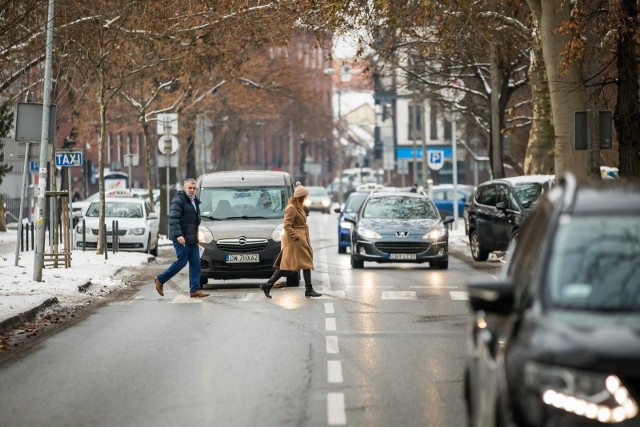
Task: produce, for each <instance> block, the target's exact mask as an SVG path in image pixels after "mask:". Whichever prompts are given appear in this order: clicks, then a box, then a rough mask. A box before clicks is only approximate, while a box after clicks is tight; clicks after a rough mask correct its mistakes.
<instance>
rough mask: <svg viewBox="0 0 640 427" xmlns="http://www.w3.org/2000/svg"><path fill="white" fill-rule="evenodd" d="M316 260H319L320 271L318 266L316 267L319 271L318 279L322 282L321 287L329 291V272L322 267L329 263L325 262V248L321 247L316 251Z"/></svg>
mask: <svg viewBox="0 0 640 427" xmlns="http://www.w3.org/2000/svg"><path fill="white" fill-rule="evenodd" d="M318 261H319V262H320V267H322V271H320V268H318V271H320V272H319V273H318V275H319V276H320V278H319V281H320V282H321V283H322V288H323V289H325V290H327V291H331V280H329V272H328V271H326V270H324V268H325V267H326V266H328V265H329V264H328V262H327V250H326V249H321V250H320V251H319V252H318Z"/></svg>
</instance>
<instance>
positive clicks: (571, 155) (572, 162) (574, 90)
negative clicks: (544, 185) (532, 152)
mask: <svg viewBox="0 0 640 427" xmlns="http://www.w3.org/2000/svg"><path fill="white" fill-rule="evenodd" d="M527 1H528V3H529V5H530V7H531V10H532V11H533V13H534V16H535V17H536V19H537V21H538V28H539V29H540V40H541V46H542V53H543V58H544V62H545V67H546V70H547V79H548V82H549V94H550V98H551V110H552V116H553V127H554V130H555V159H554V163H555V165H554V170H555V174H556V176H559V175H561V174H563V173H565V172H567V171H571V172H573V173H574V174H575V175H576V176H577V177H578V178H586V177H587V176H588V169H589V159H588V153H587V151H586V150H582V151H577V150H575V148H574V141H575V131H574V116H575V112H576V111H586V110H587V108H586V103H585V94H584V89H583V85H582V79H581V72H580V63H577V62H575V61H574V62H572V63H571V64H569V65H568V67H567V68H566V69H563V68H562V60H563V56H562V50H563V49H564V47H565V46H566V44H567V41H568V37H567V36H566V35H565V34H560V33H555V32H554V31H555V30H556V29H557V28H558V27H559V26H560V25H561V24H562V23H563V22H564V21H566V20H568V19H569V18H570V14H571V7H572V6H571V3H570V2H560V3H559V2H557V1H554V0H541V1H537V0H527Z"/></svg>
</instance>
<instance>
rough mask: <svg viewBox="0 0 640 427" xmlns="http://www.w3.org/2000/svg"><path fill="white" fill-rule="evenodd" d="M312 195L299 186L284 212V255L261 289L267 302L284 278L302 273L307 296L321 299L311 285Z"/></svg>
mask: <svg viewBox="0 0 640 427" xmlns="http://www.w3.org/2000/svg"><path fill="white" fill-rule="evenodd" d="M308 195H309V190H307V189H306V188H305V187H303V186H302V185H301V184H300V183H299V182H296V188H295V191H294V192H293V197H291V198H290V199H289V203H287V207H286V208H285V210H284V236H282V242H281V247H282V249H281V250H280V254H279V255H278V258H277V259H276V262H275V263H274V267H275V268H276V271H274V273H273V275H272V276H271V278H270V279H269V280H268V281H267V283H265V284H263V285H260V289H262V291H263V292H264V294H265V296H266V297H267V298H271V295H269V292H271V288H272V287H273V284H274V283H276V281H277V280H278V279H279V278H281V277H282V276H288V275H291V274H296V273H297V272H298V270H302V276H303V277H304V285H305V287H304V296H305V297H307V298H309V297H319V296H321V294H319V293H317V292H316V291H314V290H313V286H312V285H311V270H313V250H312V249H311V242H310V240H309V227H308V226H307V212H306V211H305V209H304V200H305V199H306V198H307V196H308Z"/></svg>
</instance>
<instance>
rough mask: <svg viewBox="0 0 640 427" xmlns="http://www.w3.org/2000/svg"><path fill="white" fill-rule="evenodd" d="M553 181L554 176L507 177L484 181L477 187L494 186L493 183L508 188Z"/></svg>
mask: <svg viewBox="0 0 640 427" xmlns="http://www.w3.org/2000/svg"><path fill="white" fill-rule="evenodd" d="M554 180H555V176H554V175H524V176H512V177H508V178H496V179H490V180H489V181H485V182H483V183H481V184H478V187H481V186H485V185H489V184H495V183H502V184H507V185H510V186H515V185H518V184H528V183H538V184H544V183H547V182H553V181H554Z"/></svg>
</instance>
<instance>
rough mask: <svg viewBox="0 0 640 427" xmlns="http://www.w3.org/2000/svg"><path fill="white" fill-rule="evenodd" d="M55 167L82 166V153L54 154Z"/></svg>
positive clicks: (63, 152) (62, 152)
mask: <svg viewBox="0 0 640 427" xmlns="http://www.w3.org/2000/svg"><path fill="white" fill-rule="evenodd" d="M56 166H57V167H71V166H82V151H59V152H57V153H56Z"/></svg>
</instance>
